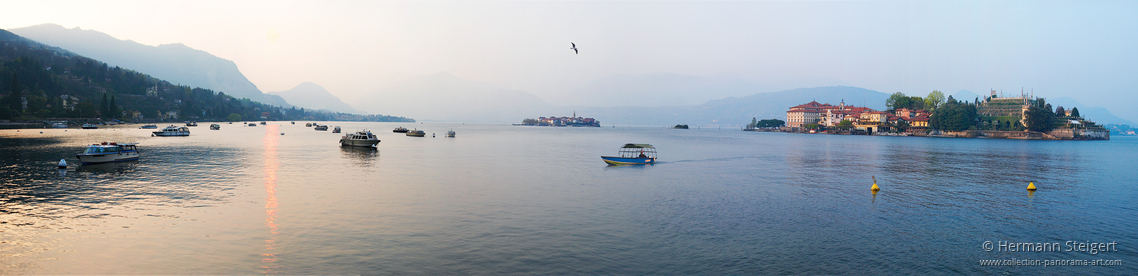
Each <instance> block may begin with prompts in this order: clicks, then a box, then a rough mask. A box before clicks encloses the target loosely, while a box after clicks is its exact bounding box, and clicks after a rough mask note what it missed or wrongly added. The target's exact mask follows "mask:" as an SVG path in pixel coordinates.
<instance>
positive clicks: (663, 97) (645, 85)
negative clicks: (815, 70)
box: [550, 73, 769, 107]
mask: <svg viewBox="0 0 1138 276" xmlns="http://www.w3.org/2000/svg"><path fill="white" fill-rule="evenodd" d="M764 90H768V91H769V88H768V87H764V86H760V85H757V84H754V83H751V82H749V81H746V80H743V79H741V78H737V77H733V76H730V75H714V76H697V75H684V74H673V73H654V74H638V75H629V74H616V75H610V76H607V77H603V78H600V79H596V80H593V81H589V82H586V83H585V84H583V85H581V86H578V87H576V88H574V89H572V90H571V91H570V93H564V94H562V95H560V97H557V98H552V99H550V100H551V101H552V102H555V103H557V104H559V105H565V106H599V107H614V106H646V107H662V106H684V105H698V104H702V103H705V102H707V101H710V100H716V99H723V98H727V97H733V96H734V97H742V96H747V95H751V94H755V92H757V91H764Z"/></svg>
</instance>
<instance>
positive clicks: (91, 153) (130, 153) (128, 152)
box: [75, 142, 139, 165]
mask: <svg viewBox="0 0 1138 276" xmlns="http://www.w3.org/2000/svg"><path fill="white" fill-rule="evenodd" d="M135 145H137V144H118V143H107V142H103V143H102V144H91V146H89V147H87V150H85V151H83V153H80V154H76V155H75V158H79V162H81V163H82V164H84V165H87V164H98V163H108V162H121V161H135V160H138V157H139V155H138V149H137V148H135Z"/></svg>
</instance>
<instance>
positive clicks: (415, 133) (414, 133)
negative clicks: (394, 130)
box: [407, 129, 427, 137]
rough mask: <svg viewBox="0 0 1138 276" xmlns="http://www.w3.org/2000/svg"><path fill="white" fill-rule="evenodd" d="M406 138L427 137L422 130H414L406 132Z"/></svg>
mask: <svg viewBox="0 0 1138 276" xmlns="http://www.w3.org/2000/svg"><path fill="white" fill-rule="evenodd" d="M407 136H411V137H427V133H426V132H423V131H422V130H418V129H416V130H412V131H408V132H407Z"/></svg>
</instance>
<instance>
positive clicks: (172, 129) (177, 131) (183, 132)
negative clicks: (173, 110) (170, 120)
mask: <svg viewBox="0 0 1138 276" xmlns="http://www.w3.org/2000/svg"><path fill="white" fill-rule="evenodd" d="M154 136H190V129H189V128H187V127H180V126H174V125H171V126H168V127H166V128H163V129H162V131H155V132H154Z"/></svg>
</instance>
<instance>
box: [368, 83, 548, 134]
mask: <svg viewBox="0 0 1138 276" xmlns="http://www.w3.org/2000/svg"><path fill="white" fill-rule="evenodd" d="M351 102H352V103H355V104H356V106H357V107H360V108H361V109H363V111H366V112H370V113H382V114H399V115H400V116H407V117H412V118H416V119H419V120H423V119H426V120H434V121H452V122H495V123H506V122H517V123H520V122H521V121H522V119H524V118H529V117H536V116H539V115H537V114H542V113H548V110H551V108H552V107H551V106H550V105H549V104H547V103H546V102H545V101H543V100H542V99H541V98H538V97H537V96H534V95H533V94H530V93H526V92H522V91H516V90H508V89H502V88H498V87H495V86H493V85H490V84H486V83H481V82H476V81H471V80H464V79H460V78H458V77H455V76H454V75H451V74H449V73H438V74H432V75H423V76H412V77H405V78H402V79H396V80H392V81H389V82H388V83H387V84H386V85H383V86H381V87H379V88H376V89H374V90H372V91H370V92H369V93H367V94H366V95H365V96H362V97H360V98H358V99H354V100H352V101H351Z"/></svg>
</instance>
